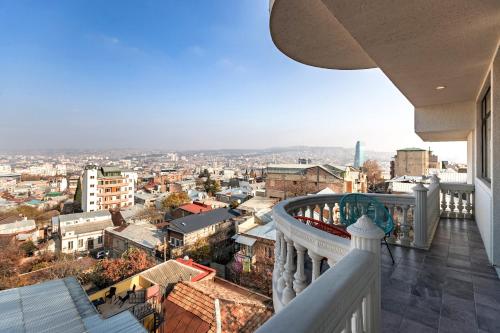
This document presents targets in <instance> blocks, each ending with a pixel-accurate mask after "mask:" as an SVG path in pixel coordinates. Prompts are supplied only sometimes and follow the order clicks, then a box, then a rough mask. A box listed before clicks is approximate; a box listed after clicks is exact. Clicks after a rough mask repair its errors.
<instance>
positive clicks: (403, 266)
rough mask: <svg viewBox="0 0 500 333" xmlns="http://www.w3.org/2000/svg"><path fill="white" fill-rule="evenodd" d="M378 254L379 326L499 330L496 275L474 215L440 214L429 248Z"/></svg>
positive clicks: (499, 288)
mask: <svg viewBox="0 0 500 333" xmlns="http://www.w3.org/2000/svg"><path fill="white" fill-rule="evenodd" d="M391 250H392V252H393V254H394V257H395V261H396V263H395V264H394V265H392V262H391V259H390V257H389V255H388V252H387V249H386V248H385V246H384V247H383V251H382V252H383V256H382V323H383V332H408V333H410V332H443V333H444V332H453V333H459V332H467V333H469V332H500V280H499V279H498V276H497V275H496V273H495V270H494V269H493V268H492V267H491V266H489V264H488V259H487V257H486V252H485V250H484V245H483V242H482V240H481V236H480V235H479V231H478V228H477V225H476V223H475V222H474V221H472V220H454V219H442V220H441V221H440V223H439V225H438V229H437V230H436V235H435V237H434V241H433V243H432V247H431V249H430V250H429V251H423V250H415V249H407V248H402V247H394V246H391Z"/></svg>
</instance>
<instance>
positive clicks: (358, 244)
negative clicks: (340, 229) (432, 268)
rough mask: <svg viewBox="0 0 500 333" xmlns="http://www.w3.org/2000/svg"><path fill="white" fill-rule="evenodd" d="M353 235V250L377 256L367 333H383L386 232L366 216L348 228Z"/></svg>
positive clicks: (367, 315) (367, 313)
mask: <svg viewBox="0 0 500 333" xmlns="http://www.w3.org/2000/svg"><path fill="white" fill-rule="evenodd" d="M347 231H348V232H349V233H350V234H351V248H352V249H360V250H365V251H369V252H372V253H374V254H375V265H376V274H375V280H374V282H373V285H371V286H370V293H369V295H368V298H367V302H366V304H367V306H366V332H374V333H378V332H381V315H382V311H381V297H380V295H381V281H380V240H381V239H382V238H383V237H384V232H383V231H382V229H380V228H379V227H378V226H376V225H375V224H374V223H373V221H372V220H371V219H370V218H369V217H368V216H366V215H363V216H361V217H360V218H359V219H358V221H357V222H356V223H354V224H352V225H350V226H348V227H347Z"/></svg>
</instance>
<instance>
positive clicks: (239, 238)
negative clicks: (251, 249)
mask: <svg viewBox="0 0 500 333" xmlns="http://www.w3.org/2000/svg"><path fill="white" fill-rule="evenodd" d="M232 238H233V239H234V241H235V242H236V243H239V244H243V245H248V246H253V244H255V242H256V241H257V240H256V239H255V238H251V237H246V236H243V235H234V236H233V237H232Z"/></svg>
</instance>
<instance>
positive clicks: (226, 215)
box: [169, 208, 240, 234]
mask: <svg viewBox="0 0 500 333" xmlns="http://www.w3.org/2000/svg"><path fill="white" fill-rule="evenodd" d="M237 216H240V214H239V213H238V212H237V211H235V210H233V209H228V208H218V209H214V210H211V211H209V212H205V213H201V214H193V215H188V216H185V217H181V218H180V219H175V220H172V221H170V226H169V229H171V230H173V231H176V232H179V233H182V234H188V233H190V232H193V231H196V230H200V229H203V228H206V227H208V226H210V225H214V224H217V223H219V222H222V221H225V220H229V219H232V218H234V217H237Z"/></svg>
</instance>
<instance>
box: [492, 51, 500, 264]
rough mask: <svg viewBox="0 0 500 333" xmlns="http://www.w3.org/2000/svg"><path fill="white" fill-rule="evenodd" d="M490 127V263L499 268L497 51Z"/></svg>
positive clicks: (499, 100)
mask: <svg viewBox="0 0 500 333" xmlns="http://www.w3.org/2000/svg"><path fill="white" fill-rule="evenodd" d="M491 99H492V101H491V102H492V110H491V116H492V126H491V133H492V137H491V141H492V142H491V147H492V148H493V149H492V156H491V163H493V165H492V177H491V192H492V199H493V200H492V206H493V207H492V209H493V214H492V219H491V223H492V224H493V226H492V231H493V238H492V245H493V249H492V262H493V265H494V266H498V267H500V52H498V51H497V54H496V56H495V60H494V61H493V66H492V71H491Z"/></svg>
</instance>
